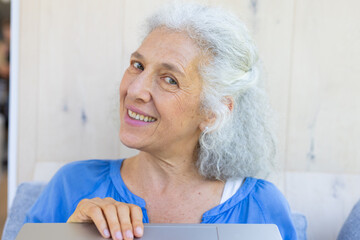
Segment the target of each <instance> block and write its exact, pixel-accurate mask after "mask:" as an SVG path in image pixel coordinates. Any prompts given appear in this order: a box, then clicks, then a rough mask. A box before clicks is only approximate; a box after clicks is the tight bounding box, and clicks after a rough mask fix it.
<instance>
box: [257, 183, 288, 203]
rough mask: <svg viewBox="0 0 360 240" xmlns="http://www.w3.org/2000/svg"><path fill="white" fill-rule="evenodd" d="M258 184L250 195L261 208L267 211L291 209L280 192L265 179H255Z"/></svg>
mask: <svg viewBox="0 0 360 240" xmlns="http://www.w3.org/2000/svg"><path fill="white" fill-rule="evenodd" d="M255 180H256V183H255V185H254V187H253V189H252V191H251V193H250V195H251V197H252V198H254V200H255V201H256V202H257V203H258V205H259V207H260V208H262V209H264V210H267V209H272V210H273V208H274V207H276V208H277V207H281V208H285V209H289V205H288V202H287V200H286V198H285V197H284V195H283V194H282V193H281V192H280V190H279V189H278V188H277V187H276V186H275V185H274V184H273V183H271V182H269V181H266V180H263V179H255Z"/></svg>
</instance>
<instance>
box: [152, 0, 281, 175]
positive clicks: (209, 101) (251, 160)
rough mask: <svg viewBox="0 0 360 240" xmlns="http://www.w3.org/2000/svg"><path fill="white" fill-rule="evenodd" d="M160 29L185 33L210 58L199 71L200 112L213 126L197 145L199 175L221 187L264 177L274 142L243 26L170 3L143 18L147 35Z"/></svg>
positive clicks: (212, 11) (221, 14) (213, 12)
mask: <svg viewBox="0 0 360 240" xmlns="http://www.w3.org/2000/svg"><path fill="white" fill-rule="evenodd" d="M160 27H165V28H167V29H170V30H174V31H180V32H184V33H186V34H187V35H188V36H189V37H190V38H191V39H193V40H194V42H195V43H196V44H197V45H198V46H199V48H200V50H201V52H203V53H204V54H206V55H207V56H210V57H211V59H210V60H209V62H207V63H206V64H201V66H199V70H200V74H201V76H202V79H203V81H204V89H203V92H202V104H203V107H202V108H203V111H206V113H210V114H213V115H215V119H216V120H215V122H214V124H212V125H211V126H209V127H208V128H206V129H205V130H204V131H203V133H202V135H201V137H200V139H199V148H198V151H199V152H198V160H197V163H196V165H197V167H198V171H199V173H200V174H201V175H203V176H204V177H206V178H208V179H218V180H223V181H224V180H227V179H232V178H239V177H250V176H255V175H257V174H259V173H260V174H265V173H268V170H269V169H270V167H271V166H273V160H274V157H275V153H276V144H275V137H274V134H273V131H272V128H271V124H270V121H269V116H270V114H269V112H270V108H269V104H268V100H267V97H266V93H265V91H264V90H263V88H262V87H261V86H260V78H261V77H260V67H259V61H258V53H257V49H256V47H255V45H254V43H253V41H252V39H251V38H250V36H249V34H248V30H247V28H246V26H245V25H244V24H243V23H242V22H241V21H240V20H239V19H238V18H237V17H236V16H234V15H233V14H231V13H229V12H227V11H225V10H223V9H221V8H215V7H209V6H204V5H200V4H194V3H173V4H171V5H167V6H165V7H164V8H162V9H160V10H159V11H158V12H157V13H155V14H154V15H152V16H151V17H150V18H148V20H147V32H146V35H148V34H149V33H151V32H152V31H153V30H155V29H156V28H160ZM230 99H231V100H233V109H232V110H230V109H229V106H228V104H229V100H230Z"/></svg>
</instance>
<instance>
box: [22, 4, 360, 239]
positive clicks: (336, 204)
mask: <svg viewBox="0 0 360 240" xmlns="http://www.w3.org/2000/svg"><path fill="white" fill-rule="evenodd" d="M163 2H165V1H164V0H153V1H145V0H132V1H130V0H123V1H120V0H119V1H116V0H107V1H102V0H91V1H86V0H76V1H74V0H52V1H47V0H27V1H20V20H19V21H20V22H19V23H20V32H19V34H20V41H19V51H20V55H19V59H20V61H19V73H18V74H19V89H18V90H19V98H18V102H19V110H18V116H19V119H18V121H19V123H18V145H17V146H18V150H17V154H18V158H17V160H18V163H17V164H18V165H17V166H18V168H17V184H18V183H20V182H23V181H31V180H40V181H46V180H48V179H49V178H50V177H51V176H52V175H53V173H54V172H55V171H56V170H57V169H58V168H59V167H60V166H61V165H63V164H65V163H66V162H70V161H74V160H79V159H89V158H119V157H126V156H130V155H132V154H134V153H135V151H133V150H129V149H126V148H125V147H124V146H122V145H121V143H120V142H119V140H118V116H117V111H116V108H117V104H118V103H117V101H118V95H117V91H118V86H119V83H120V80H121V77H122V73H123V70H124V69H125V68H126V67H127V65H128V59H129V55H130V53H131V52H132V51H134V50H135V49H136V47H137V46H138V43H139V35H140V34H139V31H138V29H139V24H140V23H141V21H142V20H143V19H144V16H146V15H148V14H150V13H151V12H153V10H155V9H156V8H158V7H159V6H160V5H161V4H162V3H163ZM206 2H209V3H212V4H216V5H222V6H224V7H225V8H229V9H231V10H232V11H234V12H235V13H236V14H238V15H239V16H241V18H242V19H243V20H244V21H245V22H246V23H247V25H248V27H249V29H250V31H251V32H252V35H253V36H254V38H255V40H256V42H257V44H258V47H259V51H260V54H261V57H262V59H263V62H264V65H265V70H266V77H267V85H268V89H269V93H270V97H271V101H272V105H273V106H274V109H275V110H276V112H277V113H278V136H279V154H278V157H279V172H278V173H277V174H274V175H273V176H272V178H271V179H273V181H274V182H276V184H277V185H278V186H279V188H280V189H281V190H282V191H283V192H284V194H285V195H286V197H287V199H288V200H289V202H290V205H291V207H292V209H293V210H294V211H298V212H301V213H304V214H305V215H306V216H307V218H308V221H309V228H308V236H309V239H335V238H336V235H337V233H338V231H339V229H340V227H341V224H342V223H343V222H344V220H345V218H346V216H347V214H348V213H349V211H350V210H351V207H352V206H353V205H354V203H355V202H356V201H357V200H358V199H359V198H360V188H359V187H358V183H360V150H359V147H358V146H359V142H360V137H359V136H360V126H359V124H357V123H359V122H360V111H359V110H360V101H359V97H358V92H359V91H360V82H359V81H358V79H359V77H360V68H359V67H358V66H357V65H358V63H359V62H360V45H359V44H358V43H359V42H360V25H359V24H358V23H359V21H360V17H358V14H357V12H358V9H359V8H360V2H358V1H355V0H348V1H347V3H346V4H345V3H342V2H340V1H335V0H331V1H324V0H318V1H311V0H302V1H300V0H287V1H281V0H273V1H264V0H263V1H261V0H247V1H245V0H241V1H235V0H221V1H220V0H211V1H210V0H209V1H206Z"/></svg>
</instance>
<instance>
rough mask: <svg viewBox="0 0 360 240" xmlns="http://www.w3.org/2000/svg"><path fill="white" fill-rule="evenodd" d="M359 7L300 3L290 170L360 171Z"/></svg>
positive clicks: (293, 92) (295, 48)
mask: <svg viewBox="0 0 360 240" xmlns="http://www.w3.org/2000/svg"><path fill="white" fill-rule="evenodd" d="M359 7H360V2H358V1H355V0H353V1H347V4H344V3H343V2H339V1H311V0H308V1H297V5H296V22H295V38H294V58H293V66H292V69H293V72H292V88H291V93H290V94H291V107H290V113H289V114H290V115H289V116H290V117H289V121H290V125H289V132H288V134H289V138H288V143H289V148H288V155H287V159H288V161H289V163H288V170H291V171H318V172H329V173H330V172H332V173H356V174H360V161H359V159H360V149H359V147H358V146H359V142H360V125H359V124H358V123H359V122H360V101H359V91H360V81H359V76H360V68H359V67H358V63H359V62H360V45H359V44H358V43H359V42H360V25H359V24H358V23H359V14H358V9H359Z"/></svg>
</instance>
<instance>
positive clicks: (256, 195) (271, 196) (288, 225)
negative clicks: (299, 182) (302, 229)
mask: <svg viewBox="0 0 360 240" xmlns="http://www.w3.org/2000/svg"><path fill="white" fill-rule="evenodd" d="M249 197H250V198H252V199H253V201H254V202H255V203H256V205H257V206H258V208H259V211H260V212H261V215H262V216H263V219H264V223H268V224H276V225H277V226H278V228H279V230H280V233H281V235H282V237H283V239H296V232H295V227H294V225H293V222H292V219H291V210H290V207H289V204H288V202H287V200H286V198H285V197H284V195H283V194H282V193H281V192H280V190H279V189H278V188H277V187H276V186H275V185H274V184H273V183H271V182H268V181H266V180H262V179H256V184H255V185H254V187H253V189H252V191H251V192H250V194H249Z"/></svg>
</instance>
